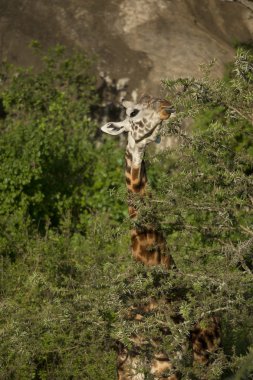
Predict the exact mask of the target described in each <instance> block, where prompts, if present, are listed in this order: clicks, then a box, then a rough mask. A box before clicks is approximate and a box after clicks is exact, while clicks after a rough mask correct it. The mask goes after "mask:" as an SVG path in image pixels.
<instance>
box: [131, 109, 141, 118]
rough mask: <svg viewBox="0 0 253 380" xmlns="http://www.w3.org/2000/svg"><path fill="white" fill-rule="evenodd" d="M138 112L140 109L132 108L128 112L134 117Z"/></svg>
mask: <svg viewBox="0 0 253 380" xmlns="http://www.w3.org/2000/svg"><path fill="white" fill-rule="evenodd" d="M139 112H140V110H137V109H134V110H133V111H132V112H131V113H130V117H134V116H136V115H137V114H138V113H139Z"/></svg>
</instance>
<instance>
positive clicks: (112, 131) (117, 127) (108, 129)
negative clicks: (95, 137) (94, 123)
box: [101, 123, 126, 135]
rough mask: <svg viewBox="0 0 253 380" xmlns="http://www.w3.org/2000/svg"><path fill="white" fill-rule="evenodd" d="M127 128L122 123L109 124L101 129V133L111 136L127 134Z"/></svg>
mask: <svg viewBox="0 0 253 380" xmlns="http://www.w3.org/2000/svg"><path fill="white" fill-rule="evenodd" d="M125 130H126V129H125V126H124V125H122V124H120V123H107V124H105V125H103V126H102V127H101V131H103V132H105V133H108V134H109V135H119V134H120V133H123V132H125Z"/></svg>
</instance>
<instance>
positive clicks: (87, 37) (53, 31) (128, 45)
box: [0, 0, 253, 93]
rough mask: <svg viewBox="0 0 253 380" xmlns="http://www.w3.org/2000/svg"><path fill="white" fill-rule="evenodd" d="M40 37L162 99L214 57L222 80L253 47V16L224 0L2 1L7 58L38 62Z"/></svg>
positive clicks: (2, 48) (1, 44)
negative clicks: (35, 49) (238, 47)
mask: <svg viewBox="0 0 253 380" xmlns="http://www.w3.org/2000/svg"><path fill="white" fill-rule="evenodd" d="M32 39H36V40H39V41H40V42H41V43H42V45H43V46H44V47H45V48H47V47H49V46H52V45H55V44H56V43H61V44H64V45H66V46H67V47H69V48H71V47H77V48H80V49H82V50H86V51H88V52H89V53H90V54H93V55H95V56H97V61H98V70H100V71H103V72H105V73H107V74H109V75H110V77H113V78H125V77H127V78H129V79H130V83H129V85H130V89H133V88H139V89H140V91H149V90H152V93H154V92H156V93H157V92H159V88H160V80H161V79H164V78H167V77H177V76H184V75H198V73H199V65H200V64H201V63H204V62H208V61H210V60H211V59H213V58H216V60H217V64H216V73H217V75H221V74H222V72H223V69H224V64H226V63H227V62H229V61H230V60H231V59H232V57H233V55H234V45H235V44H236V43H237V42H246V43H251V42H252V40H253V12H252V11H251V10H250V9H249V8H247V7H246V6H244V5H243V4H241V3H240V2H231V1H221V0H201V1H199V0H157V1H154V0H106V1H105V0H85V1H82V0H64V1H62V0H54V1H51V0H43V1H34V0H0V58H6V57H7V58H8V59H10V60H11V61H12V62H16V63H18V64H24V65H30V64H37V62H36V57H34V56H33V54H32V52H31V51H30V50H29V48H28V45H29V42H30V41H31V40H32Z"/></svg>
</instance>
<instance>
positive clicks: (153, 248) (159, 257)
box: [125, 144, 172, 268]
mask: <svg viewBox="0 0 253 380" xmlns="http://www.w3.org/2000/svg"><path fill="white" fill-rule="evenodd" d="M132 148H133V147H132V146H131V145H130V144H128V146H127V149H126V154H125V161H126V168H125V177H126V185H127V189H128V212H129V215H130V218H132V219H137V218H138V210H137V208H136V206H135V202H134V199H133V196H134V195H139V196H140V197H141V198H142V200H144V199H146V197H147V194H146V185H147V174H146V167H145V162H144V160H143V155H144V151H137V149H136V148H135V149H132ZM136 158H137V159H136ZM131 249H132V254H133V256H134V258H135V259H136V260H137V261H140V262H142V263H143V264H144V265H147V266H150V265H152V266H154V265H163V266H165V267H166V268H170V267H171V264H172V258H171V256H170V255H169V254H168V248H167V244H166V241H165V238H164V236H163V234H162V232H161V231H160V229H159V228H157V227H154V225H152V226H151V225H145V224H143V225H142V224H141V223H138V227H135V228H133V229H132V230H131Z"/></svg>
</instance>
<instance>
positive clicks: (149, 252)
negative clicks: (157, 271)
mask: <svg viewBox="0 0 253 380" xmlns="http://www.w3.org/2000/svg"><path fill="white" fill-rule="evenodd" d="M131 235H132V236H131V248H132V254H133V257H134V258H135V259H136V260H137V261H140V262H142V263H143V264H144V265H147V266H155V265H162V266H164V267H165V268H166V269H170V268H171V266H172V264H173V260H172V257H171V256H170V254H169V252H168V248H167V244H166V241H165V239H164V236H163V235H162V233H161V232H160V231H155V230H154V229H144V230H143V231H140V230H137V229H133V230H132V233H131Z"/></svg>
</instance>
